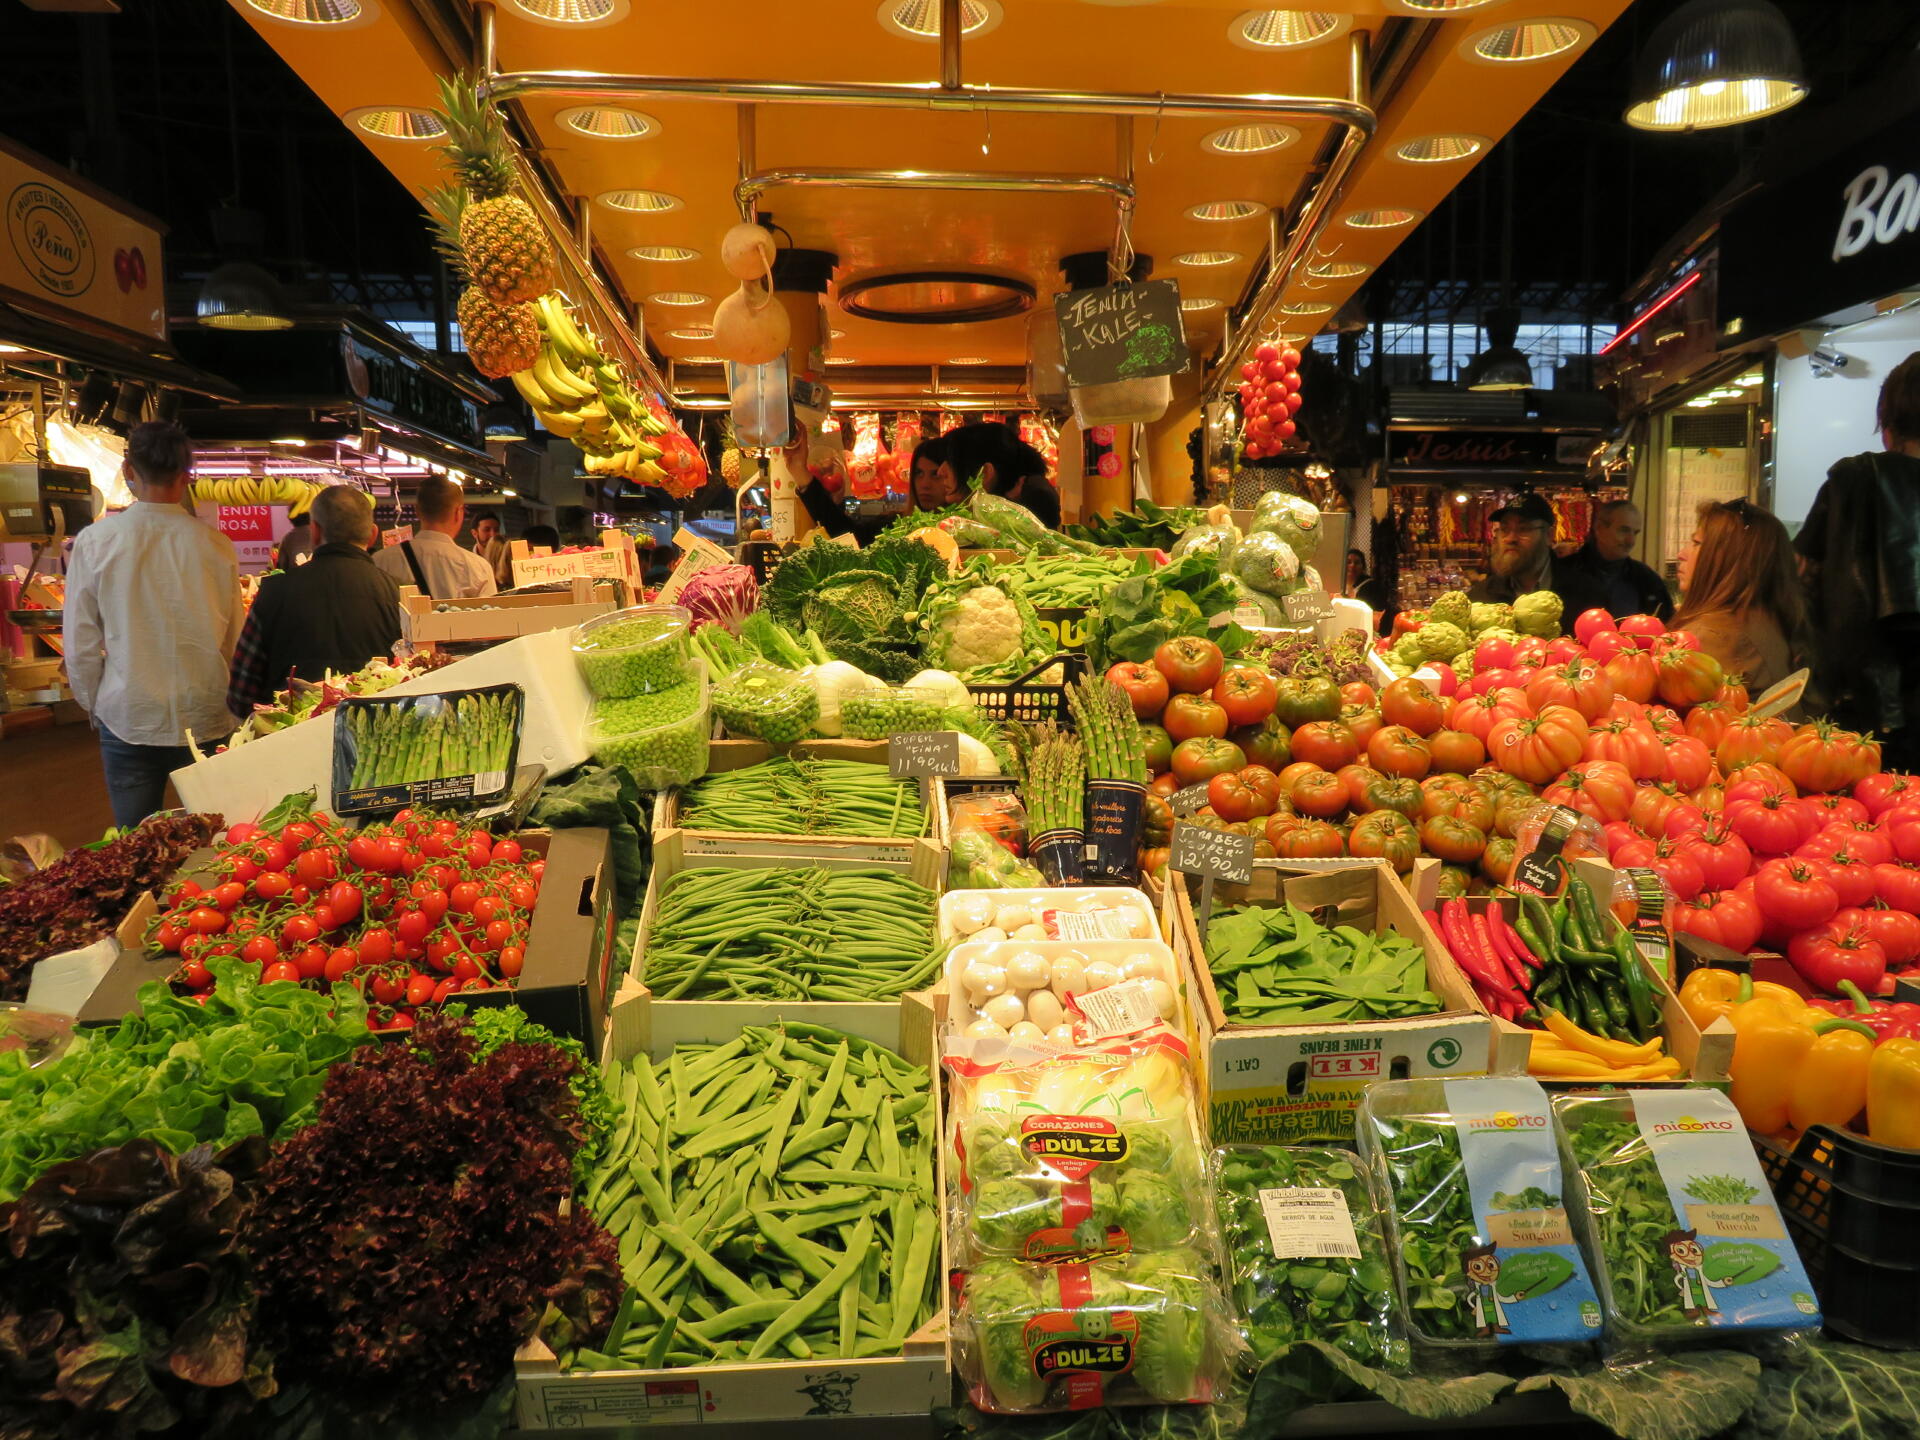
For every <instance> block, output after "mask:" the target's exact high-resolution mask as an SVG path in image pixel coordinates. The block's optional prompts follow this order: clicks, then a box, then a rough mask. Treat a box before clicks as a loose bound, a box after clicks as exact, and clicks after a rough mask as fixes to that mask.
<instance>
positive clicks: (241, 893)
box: [213, 880, 247, 910]
mask: <svg viewBox="0 0 1920 1440" xmlns="http://www.w3.org/2000/svg"><path fill="white" fill-rule="evenodd" d="M246 898H247V887H246V886H244V885H242V884H240V882H239V881H237V880H229V881H227V882H226V883H225V884H224V885H216V886H214V887H213V903H214V906H215V908H217V909H220V910H231V909H233V907H234V906H236V905H238V904H239V903H240V902H241V901H242V900H244V899H246Z"/></svg>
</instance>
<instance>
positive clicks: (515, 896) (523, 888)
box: [507, 756, 1273, 910]
mask: <svg viewBox="0 0 1920 1440" xmlns="http://www.w3.org/2000/svg"><path fill="white" fill-rule="evenodd" d="M1247 758H1248V759H1249V760H1252V759H1253V757H1252V756H1248V757H1247ZM1254 763H1255V764H1261V763H1263V762H1261V761H1257V760H1256V761H1254ZM1267 768H1268V769H1269V770H1271V769H1272V768H1273V767H1272V766H1271V765H1269V766H1267ZM507 898H508V899H509V900H511V901H512V902H513V906H514V908H515V909H516V910H531V909H533V907H534V903H535V902H536V901H537V900H539V898H540V891H539V889H538V888H537V887H535V886H533V885H531V884H529V883H528V882H527V881H525V880H522V881H519V882H517V883H516V884H514V885H512V886H510V887H509V888H508V890H507Z"/></svg>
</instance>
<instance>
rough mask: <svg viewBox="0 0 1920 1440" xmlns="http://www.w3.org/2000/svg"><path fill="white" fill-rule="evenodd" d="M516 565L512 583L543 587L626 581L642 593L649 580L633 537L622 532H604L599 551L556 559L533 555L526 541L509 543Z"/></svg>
mask: <svg viewBox="0 0 1920 1440" xmlns="http://www.w3.org/2000/svg"><path fill="white" fill-rule="evenodd" d="M507 551H508V554H509V556H510V557H511V560H512V564H513V583H514V584H515V585H516V586H520V585H544V584H546V583H547V582H549V581H552V580H572V579H574V578H575V577H576V576H578V577H583V578H585V579H589V580H624V581H626V582H627V584H629V585H631V586H632V587H633V588H634V592H635V593H636V594H638V593H639V590H640V587H641V585H642V583H643V582H644V581H645V579H646V567H645V565H644V564H642V562H641V561H640V558H639V553H638V551H637V550H636V549H635V548H634V543H633V537H632V536H631V535H628V534H627V533H626V532H625V531H623V530H602V531H601V532H600V548H599V549H598V550H577V551H574V552H572V553H571V554H565V555H556V554H553V553H551V552H550V551H547V550H544V549H543V550H541V551H540V552H539V553H538V554H536V553H534V551H533V549H532V547H531V546H529V545H528V544H527V542H526V541H524V540H513V541H510V542H508V546H507Z"/></svg>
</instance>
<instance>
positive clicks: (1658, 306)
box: [1600, 270, 1703, 355]
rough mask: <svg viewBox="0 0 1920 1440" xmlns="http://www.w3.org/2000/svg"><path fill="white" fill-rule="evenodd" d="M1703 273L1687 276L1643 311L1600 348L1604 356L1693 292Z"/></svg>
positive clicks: (1696, 272)
mask: <svg viewBox="0 0 1920 1440" xmlns="http://www.w3.org/2000/svg"><path fill="white" fill-rule="evenodd" d="M1702 273H1703V272H1702V271H1699V270H1696V271H1694V272H1693V273H1692V274H1691V275H1689V276H1687V278H1686V279H1684V280H1682V281H1681V282H1680V283H1679V284H1678V285H1676V286H1674V287H1673V289H1671V290H1669V291H1667V293H1666V294H1664V295H1662V296H1661V297H1660V298H1659V299H1658V300H1656V301H1654V302H1653V304H1651V305H1649V306H1648V307H1647V308H1646V309H1644V310H1642V311H1641V312H1640V314H1639V315H1638V316H1637V317H1635V319H1634V321H1633V323H1632V324H1631V325H1629V326H1627V328H1626V329H1624V330H1622V331H1621V332H1620V333H1619V334H1618V335H1616V336H1614V337H1613V338H1612V339H1611V340H1609V341H1608V342H1607V343H1606V344H1604V345H1602V346H1601V347H1600V353H1601V354H1602V355H1604V354H1606V353H1607V352H1608V351H1609V350H1611V349H1613V347H1614V346H1616V345H1618V344H1619V343H1620V342H1621V341H1622V340H1625V339H1626V338H1627V337H1628V336H1629V335H1631V334H1633V332H1634V331H1636V330H1638V329H1639V328H1640V327H1641V326H1642V325H1644V324H1646V323H1647V321H1649V320H1651V319H1652V318H1653V317H1654V316H1656V315H1658V314H1659V313H1660V312H1661V311H1662V310H1664V309H1666V308H1667V307H1668V306H1669V305H1671V304H1672V303H1673V302H1674V301H1676V300H1678V299H1679V298H1680V297H1681V296H1682V295H1684V294H1686V293H1687V291H1689V290H1691V289H1692V288H1693V287H1694V284H1695V282H1696V281H1698V280H1699V279H1700V276H1701V274H1702Z"/></svg>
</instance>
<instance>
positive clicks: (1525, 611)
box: [1513, 590, 1560, 640]
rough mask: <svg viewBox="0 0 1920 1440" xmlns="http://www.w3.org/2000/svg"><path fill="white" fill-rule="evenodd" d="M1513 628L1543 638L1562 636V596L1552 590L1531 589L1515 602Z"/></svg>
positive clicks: (1554, 638) (1551, 638)
mask: <svg viewBox="0 0 1920 1440" xmlns="http://www.w3.org/2000/svg"><path fill="white" fill-rule="evenodd" d="M1513 628H1514V629H1516V630H1518V631H1519V632H1520V633H1521V634H1522V635H1538V636H1539V637H1540V638H1541V639H1542V640H1557V639H1558V638H1559V637H1560V597H1559V596H1558V595H1556V594H1554V593H1553V591H1551V590H1531V591H1528V592H1527V593H1526V594H1525V595H1522V596H1521V597H1520V598H1519V599H1518V600H1515V601H1514V602H1513Z"/></svg>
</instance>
